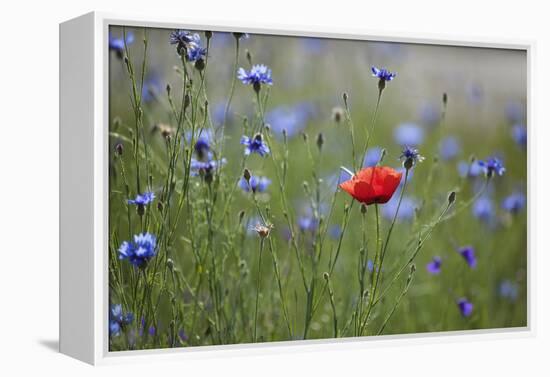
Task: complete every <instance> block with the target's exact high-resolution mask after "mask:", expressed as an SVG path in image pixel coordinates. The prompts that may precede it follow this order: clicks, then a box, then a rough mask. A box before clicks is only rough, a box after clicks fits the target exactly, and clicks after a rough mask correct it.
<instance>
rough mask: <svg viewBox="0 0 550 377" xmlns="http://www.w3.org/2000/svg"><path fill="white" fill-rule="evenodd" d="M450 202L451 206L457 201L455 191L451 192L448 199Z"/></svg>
mask: <svg viewBox="0 0 550 377" xmlns="http://www.w3.org/2000/svg"><path fill="white" fill-rule="evenodd" d="M447 200H448V202H449V205H451V204H453V203H454V201H455V200H456V192H455V191H451V192H450V193H449V196H448V198H447Z"/></svg>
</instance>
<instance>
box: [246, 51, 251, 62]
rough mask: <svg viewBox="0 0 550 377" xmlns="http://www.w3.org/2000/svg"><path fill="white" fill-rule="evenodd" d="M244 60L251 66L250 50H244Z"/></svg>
mask: <svg viewBox="0 0 550 377" xmlns="http://www.w3.org/2000/svg"><path fill="white" fill-rule="evenodd" d="M246 60H247V61H248V64H250V65H252V54H251V53H250V50H246Z"/></svg>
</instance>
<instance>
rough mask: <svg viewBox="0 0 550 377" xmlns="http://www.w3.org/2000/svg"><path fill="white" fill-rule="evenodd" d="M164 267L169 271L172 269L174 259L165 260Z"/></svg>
mask: <svg viewBox="0 0 550 377" xmlns="http://www.w3.org/2000/svg"><path fill="white" fill-rule="evenodd" d="M166 267H168V269H169V270H170V271H173V270H174V261H173V260H172V259H171V258H168V259H167V260H166Z"/></svg>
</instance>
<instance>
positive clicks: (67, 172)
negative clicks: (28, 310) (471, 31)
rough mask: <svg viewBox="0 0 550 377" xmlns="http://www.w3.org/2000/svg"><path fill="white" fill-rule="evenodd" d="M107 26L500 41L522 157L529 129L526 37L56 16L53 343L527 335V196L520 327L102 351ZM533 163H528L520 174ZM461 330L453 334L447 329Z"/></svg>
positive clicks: (99, 357)
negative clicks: (517, 74) (56, 307)
mask: <svg viewBox="0 0 550 377" xmlns="http://www.w3.org/2000/svg"><path fill="white" fill-rule="evenodd" d="M110 25H126V26H139V27H160V28H184V29H198V30H212V31H235V30H238V31H242V32H249V33H263V34H275V35H286V36H316V37H330V38H340V39H357V40H372V41H390V42H404V43H422V44H436V45H451V46H468V47H484V48H506V49H516V50H523V51H526V53H527V70H528V72H527V103H528V106H527V126H528V132H529V135H530V137H529V141H528V143H529V145H528V151H529V157H528V160H531V157H532V156H533V154H534V151H533V147H534V144H533V143H532V142H531V141H532V140H533V138H534V137H536V136H535V130H534V127H533V125H532V122H531V114H532V106H533V105H532V101H531V94H532V85H531V80H532V77H531V73H532V69H533V67H532V55H533V52H534V49H535V44H534V42H533V41H516V40H494V39H484V38H476V39H473V38H467V39H463V38H460V37H455V36H444V37H439V36H433V35H420V34H414V33H407V34H406V35H405V34H399V33H388V32H375V31H369V32H366V31H364V30H346V29H331V30H328V29H326V28H320V27H313V26H307V25H301V26H287V25H258V24H255V23H253V22H249V23H247V24H246V25H244V24H235V23H231V22H224V21H209V20H202V21H198V20H189V19H178V18H168V17H167V18H159V17H140V16H127V15H117V14H108V13H98V12H93V13H88V14H86V15H83V16H80V17H78V18H75V19H72V20H69V21H66V22H64V23H62V24H60V323H59V328H60V352H62V353H64V354H67V355H69V356H72V357H74V358H76V359H79V360H82V361H84V362H87V363H90V364H110V363H118V362H134V361H144V360H153V359H154V360H160V359H174V358H175V359H182V358H204V357H206V358H208V357H226V356H234V355H240V356H241V355H252V354H253V355H258V354H267V353H273V352H276V353H291V352H295V351H296V350H299V351H300V352H306V351H315V350H326V349H334V350H337V349H338V350H343V349H347V348H351V347H361V348H365V347H380V346H385V345H389V344H395V343H410V342H414V343H426V342H429V343H434V342H449V341H461V340H468V341H470V340H478V339H501V338H510V337H526V336H533V335H534V331H535V330H534V328H535V318H534V315H533V313H534V310H533V306H534V302H533V301H532V297H533V294H532V292H533V284H532V282H533V281H535V276H534V273H535V271H534V269H533V268H531V267H532V265H533V263H534V253H533V250H532V245H533V243H532V226H530V225H529V224H530V223H531V222H532V220H531V219H533V217H534V214H533V205H532V203H531V201H528V219H529V221H528V230H527V231H528V251H527V253H528V281H529V283H528V297H527V305H528V309H527V326H526V327H521V328H506V329H495V330H469V331H459V332H452V333H441V332H439V333H428V334H426V333H424V334H418V335H399V336H382V337H369V338H367V337H363V338H346V339H337V340H335V339H327V340H307V341H291V342H276V343H263V344H255V345H251V344H242V345H228V346H204V347H195V348H178V349H157V350H147V351H124V352H109V350H108V328H107V323H108V308H109V303H108V282H107V277H108V271H107V263H105V262H106V260H107V258H108V255H107V253H108V247H107V245H108V240H107V235H108V222H107V218H108V200H107V197H108V196H107V192H108V158H107V156H108V111H107V110H108V43H107V41H108V29H109V26H110ZM532 174H533V166H532V164H531V163H529V164H528V195H529V197H531V198H532V197H534V195H533V190H534V189H533V187H531V186H532V185H530V184H529V183H530V182H531V179H530V177H532ZM456 335H460V336H456Z"/></svg>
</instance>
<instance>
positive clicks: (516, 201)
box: [502, 192, 527, 214]
mask: <svg viewBox="0 0 550 377" xmlns="http://www.w3.org/2000/svg"><path fill="white" fill-rule="evenodd" d="M526 204H527V198H526V197H525V194H524V193H522V192H515V193H513V194H510V195H508V196H507V197H506V198H504V200H503V201H502V209H504V210H505V211H507V212H510V213H512V214H516V213H518V212H519V211H521V210H522V209H523V208H525V205H526Z"/></svg>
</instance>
